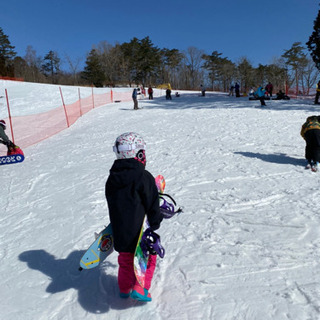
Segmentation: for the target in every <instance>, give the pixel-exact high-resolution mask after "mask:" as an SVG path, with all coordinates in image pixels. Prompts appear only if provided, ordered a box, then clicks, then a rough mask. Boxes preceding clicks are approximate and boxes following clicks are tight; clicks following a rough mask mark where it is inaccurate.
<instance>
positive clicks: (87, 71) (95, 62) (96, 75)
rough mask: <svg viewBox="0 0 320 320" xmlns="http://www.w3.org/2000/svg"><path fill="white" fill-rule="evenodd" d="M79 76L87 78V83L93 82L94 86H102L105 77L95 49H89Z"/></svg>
mask: <svg viewBox="0 0 320 320" xmlns="http://www.w3.org/2000/svg"><path fill="white" fill-rule="evenodd" d="M81 76H82V78H83V79H85V80H87V81H88V83H89V84H93V85H94V86H96V87H103V85H104V82H105V80H106V77H105V74H104V72H103V67H102V64H101V60H100V57H99V54H98V52H97V50H95V49H92V50H91V51H90V53H89V55H88V57H87V60H86V66H85V68H84V71H83V72H82V75H81Z"/></svg>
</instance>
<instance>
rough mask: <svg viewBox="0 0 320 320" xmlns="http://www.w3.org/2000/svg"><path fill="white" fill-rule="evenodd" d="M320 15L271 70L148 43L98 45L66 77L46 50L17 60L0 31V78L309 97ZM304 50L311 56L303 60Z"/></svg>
mask: <svg viewBox="0 0 320 320" xmlns="http://www.w3.org/2000/svg"><path fill="white" fill-rule="evenodd" d="M319 28H320V11H319V14H318V17H317V19H316V20H315V23H314V32H313V33H312V35H311V36H310V39H309V41H308V42H307V43H306V45H307V47H305V46H304V45H302V43H301V42H295V43H293V45H292V46H291V48H289V49H287V50H284V53H283V54H282V56H281V57H279V58H274V60H273V61H272V63H271V64H268V65H262V64H259V65H258V67H253V65H252V64H251V62H250V61H249V59H247V58H246V57H242V58H240V59H239V60H238V61H236V62H234V61H231V60H230V59H228V58H227V57H224V56H223V53H221V52H218V51H212V53H211V54H207V53H205V52H204V51H203V50H200V49H198V48H195V47H189V48H188V49H187V50H185V51H183V52H182V51H180V50H178V49H168V48H163V49H161V48H158V47H157V46H155V45H154V44H153V43H152V41H151V39H150V38H149V37H145V38H143V39H138V38H133V39H132V40H131V41H130V42H124V43H122V44H119V43H118V44H115V45H111V44H110V43H108V42H107V41H102V42H100V43H99V44H98V45H94V46H93V47H92V49H91V51H90V52H89V53H88V55H87V57H86V61H85V66H84V68H83V70H79V69H80V67H79V66H80V62H81V61H80V59H78V60H77V61H72V59H71V58H70V57H68V56H66V57H65V61H66V63H67V65H68V66H69V71H65V70H61V57H60V56H59V54H58V53H57V52H56V51H54V50H50V51H49V52H48V53H47V54H46V55H45V56H44V57H40V56H38V55H37V53H36V51H35V50H34V49H33V47H32V46H28V47H27V49H26V54H25V56H24V57H20V56H17V54H16V52H15V47H14V46H13V45H11V43H10V41H9V37H8V36H7V35H6V34H5V33H4V32H3V30H2V28H0V76H2V77H15V78H23V79H24V80H25V81H30V82H39V83H53V84H70V85H94V86H96V87H104V86H128V85H129V86H134V85H138V84H139V85H143V86H154V87H156V86H158V85H160V84H163V83H170V84H171V87H172V88H174V89H180V90H184V89H187V90H188V89H189V90H198V89H199V87H200V85H201V84H202V85H204V86H205V87H206V88H207V90H215V91H228V90H229V88H230V86H231V85H233V84H234V83H235V82H237V83H238V84H239V85H240V87H241V91H242V92H248V91H249V89H250V88H251V87H256V86H259V85H265V84H266V83H267V82H269V81H270V82H271V83H273V85H274V87H275V89H278V90H285V89H286V88H293V89H294V90H295V91H296V92H298V91H299V92H300V93H302V94H308V93H309V90H310V88H312V87H314V85H315V83H316V82H317V81H318V77H319V70H320V44H319V38H318V35H320V29H319ZM308 50H309V51H310V52H311V55H309V54H308Z"/></svg>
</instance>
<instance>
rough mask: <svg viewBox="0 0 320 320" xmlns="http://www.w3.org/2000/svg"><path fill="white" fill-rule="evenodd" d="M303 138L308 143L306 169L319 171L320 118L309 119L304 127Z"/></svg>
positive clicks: (312, 117)
mask: <svg viewBox="0 0 320 320" xmlns="http://www.w3.org/2000/svg"><path fill="white" fill-rule="evenodd" d="M300 134H301V136H302V138H303V139H304V140H305V141H306V149H305V158H306V159H307V161H308V164H307V166H306V169H310V168H311V170H312V171H318V166H319V162H320V116H311V117H308V118H307V120H306V122H305V123H304V124H303V125H302V128H301V132H300Z"/></svg>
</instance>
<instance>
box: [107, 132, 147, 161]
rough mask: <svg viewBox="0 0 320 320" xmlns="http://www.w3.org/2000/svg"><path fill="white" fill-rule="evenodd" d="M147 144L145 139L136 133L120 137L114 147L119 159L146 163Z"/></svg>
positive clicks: (128, 133) (127, 133)
mask: <svg viewBox="0 0 320 320" xmlns="http://www.w3.org/2000/svg"><path fill="white" fill-rule="evenodd" d="M145 150H146V143H145V141H144V140H143V138H142V137H141V136H140V135H139V134H138V133H135V132H126V133H123V134H122V135H120V136H119V137H118V138H117V139H116V141H115V144H114V146H113V151H114V152H115V154H116V157H117V159H132V158H133V159H136V160H138V161H139V162H142V163H143V164H144V165H145V163H146V158H145Z"/></svg>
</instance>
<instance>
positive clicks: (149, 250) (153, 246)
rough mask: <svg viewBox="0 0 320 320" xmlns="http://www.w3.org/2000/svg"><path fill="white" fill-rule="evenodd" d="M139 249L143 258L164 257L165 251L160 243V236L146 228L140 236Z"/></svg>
mask: <svg viewBox="0 0 320 320" xmlns="http://www.w3.org/2000/svg"><path fill="white" fill-rule="evenodd" d="M140 247H141V249H142V252H143V254H144V256H145V257H147V256H148V255H149V254H153V255H156V254H157V255H158V256H159V257H160V258H163V257H164V254H165V250H164V248H163V246H162V245H161V242H160V236H159V235H158V234H157V233H155V232H154V231H152V230H151V228H148V229H147V230H146V231H145V232H144V233H143V235H142V239H141V243H140Z"/></svg>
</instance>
